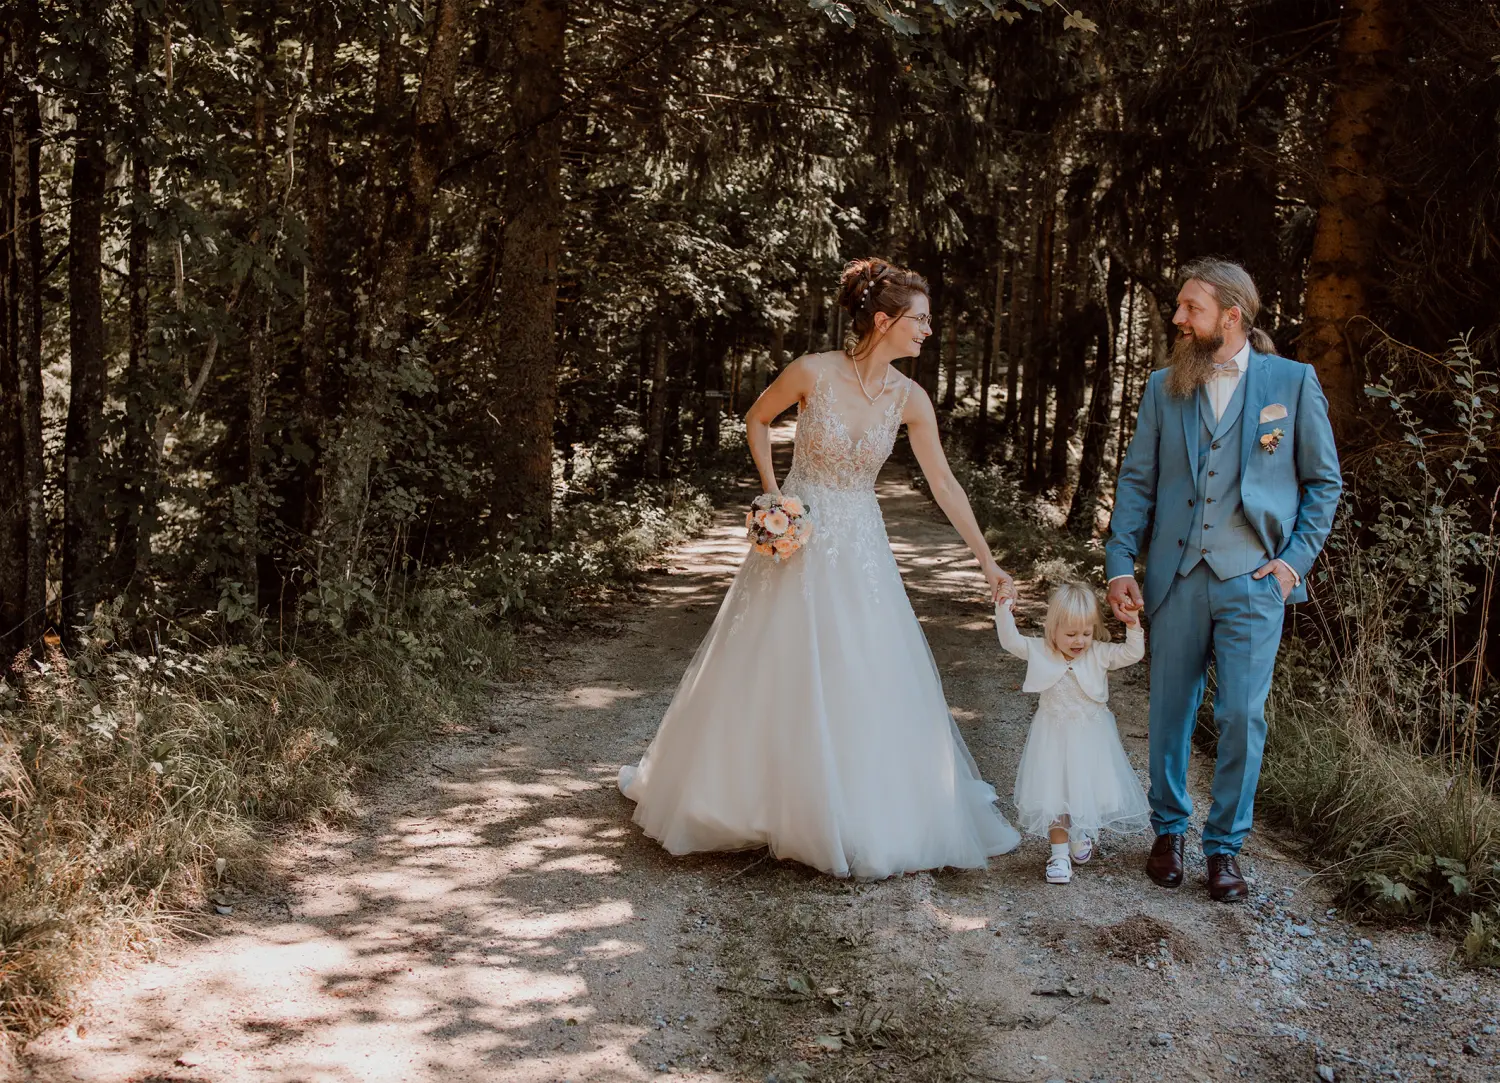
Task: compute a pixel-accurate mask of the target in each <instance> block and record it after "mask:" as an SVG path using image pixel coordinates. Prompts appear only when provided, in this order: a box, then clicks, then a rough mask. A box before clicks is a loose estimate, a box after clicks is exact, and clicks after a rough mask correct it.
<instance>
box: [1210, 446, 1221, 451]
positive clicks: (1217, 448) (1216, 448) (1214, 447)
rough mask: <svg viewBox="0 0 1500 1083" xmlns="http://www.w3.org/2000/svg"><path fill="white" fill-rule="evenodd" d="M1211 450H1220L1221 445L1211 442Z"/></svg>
mask: <svg viewBox="0 0 1500 1083" xmlns="http://www.w3.org/2000/svg"><path fill="white" fill-rule="evenodd" d="M1209 450H1210V451H1218V450H1219V445H1218V444H1210V445H1209Z"/></svg>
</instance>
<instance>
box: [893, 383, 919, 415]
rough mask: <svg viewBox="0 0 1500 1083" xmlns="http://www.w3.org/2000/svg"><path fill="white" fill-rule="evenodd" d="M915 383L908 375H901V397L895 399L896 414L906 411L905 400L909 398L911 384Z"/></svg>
mask: <svg viewBox="0 0 1500 1083" xmlns="http://www.w3.org/2000/svg"><path fill="white" fill-rule="evenodd" d="M914 383H916V381H915V380H913V379H912V378H911V377H910V376H902V377H901V397H900V398H898V399H897V400H896V416H897V417H898V418H899V417H900V416H901V414H903V413H905V412H906V400H907V399H909V398H911V385H912V384H914Z"/></svg>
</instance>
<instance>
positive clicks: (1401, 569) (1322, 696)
mask: <svg viewBox="0 0 1500 1083" xmlns="http://www.w3.org/2000/svg"><path fill="white" fill-rule="evenodd" d="M1387 349H1388V350H1390V351H1392V352H1393V353H1394V352H1395V351H1397V350H1401V349H1404V348H1401V347H1399V346H1397V344H1394V343H1388V344H1387ZM1421 362H1422V364H1421V367H1420V369H1418V371H1420V372H1422V379H1421V380H1420V382H1418V383H1416V384H1414V385H1413V386H1406V387H1402V386H1399V385H1398V384H1397V383H1396V382H1395V380H1394V379H1392V378H1390V377H1387V378H1384V379H1382V380H1381V381H1380V382H1379V383H1377V384H1375V385H1373V386H1372V387H1371V388H1370V389H1369V393H1370V394H1371V396H1372V397H1374V398H1376V399H1379V400H1383V401H1386V402H1388V403H1389V404H1390V408H1391V410H1392V411H1393V416H1394V417H1395V419H1396V421H1397V423H1398V432H1399V433H1400V434H1401V436H1402V438H1401V439H1400V440H1399V441H1393V442H1390V443H1387V444H1385V445H1382V446H1379V447H1377V448H1374V449H1372V450H1370V451H1369V452H1366V453H1365V456H1364V457H1365V458H1367V459H1368V460H1370V461H1373V463H1374V464H1375V466H1376V467H1377V469H1376V470H1374V471H1370V473H1371V474H1372V475H1373V476H1376V477H1378V478H1379V483H1378V484H1370V483H1364V484H1361V483H1359V482H1357V481H1356V482H1354V483H1353V484H1351V485H1350V487H1349V492H1348V494H1347V496H1346V508H1347V509H1351V510H1346V512H1345V513H1344V514H1342V515H1341V516H1340V518H1339V520H1338V522H1337V523H1336V524H1335V528H1334V533H1333V535H1332V536H1331V537H1330V539H1329V542H1328V545H1327V547H1326V548H1325V551H1324V556H1323V558H1322V560H1321V561H1320V565H1319V567H1318V569H1317V570H1315V572H1314V576H1313V607H1312V612H1311V614H1310V615H1309V616H1310V619H1308V620H1307V621H1306V622H1305V623H1303V622H1300V621H1299V622H1298V624H1297V625H1295V626H1294V628H1293V630H1294V632H1296V633H1297V635H1296V637H1295V638H1289V639H1288V641H1287V642H1286V643H1284V645H1283V649H1282V656H1281V659H1280V662H1279V664H1278V668H1277V675H1276V681H1275V684H1274V686H1273V689H1272V695H1271V701H1270V704H1269V707H1268V717H1269V719H1270V721H1271V726H1270V735H1269V738H1268V743H1267V751H1266V760H1265V767H1264V769H1263V773H1262V777H1261V792H1260V802H1259V805H1260V807H1261V808H1263V809H1265V810H1266V811H1267V812H1269V813H1271V814H1273V815H1275V816H1277V817H1278V818H1280V819H1282V820H1283V821H1284V822H1286V823H1288V824H1289V825H1290V826H1292V827H1293V828H1295V829H1296V830H1297V831H1298V832H1299V833H1301V834H1303V835H1304V836H1306V837H1307V838H1308V839H1309V840H1310V842H1311V844H1312V849H1313V852H1315V853H1317V854H1318V855H1319V856H1320V857H1321V858H1322V859H1324V860H1326V861H1328V862H1329V863H1330V865H1331V868H1330V871H1329V873H1328V875H1329V876H1331V877H1333V878H1334V879H1335V880H1336V882H1337V883H1338V884H1339V885H1340V888H1341V890H1342V891H1343V893H1344V895H1345V897H1346V898H1347V899H1349V900H1350V901H1351V902H1354V903H1357V904H1359V905H1363V906H1366V907H1368V908H1370V909H1371V910H1372V911H1373V912H1376V913H1386V914H1390V915H1393V916H1405V917H1416V918H1421V919H1423V920H1431V921H1438V922H1442V923H1448V924H1451V925H1452V926H1453V927H1454V928H1455V929H1460V930H1463V929H1466V930H1468V933H1467V936H1468V938H1469V940H1470V941H1473V943H1472V944H1470V943H1469V942H1468V941H1466V952H1467V954H1468V955H1469V956H1470V957H1471V958H1473V959H1475V960H1476V961H1486V960H1490V959H1491V958H1492V956H1491V953H1490V952H1489V950H1488V948H1486V947H1485V938H1486V937H1487V935H1488V934H1487V933H1483V932H1482V930H1483V929H1485V928H1488V926H1486V925H1484V922H1486V921H1489V920H1490V917H1489V914H1490V912H1491V909H1492V908H1493V907H1494V906H1495V905H1497V904H1500V865H1497V863H1500V800H1497V797H1496V793H1495V760H1496V755H1497V752H1500V743H1497V742H1500V689H1497V687H1496V686H1495V684H1494V682H1493V681H1492V680H1490V679H1489V678H1487V677H1486V675H1485V672H1484V669H1483V668H1482V667H1483V662H1482V659H1483V652H1484V650H1485V649H1486V646H1487V642H1488V640H1487V635H1486V632H1485V629H1487V627H1488V619H1489V599H1488V591H1489V589H1491V587H1492V584H1493V583H1494V578H1495V576H1494V573H1495V569H1496V564H1497V561H1500V546H1497V544H1496V538H1495V534H1494V519H1493V511H1494V509H1493V506H1490V507H1485V506H1482V505H1479V504H1478V502H1477V500H1476V497H1475V492H1474V489H1473V484H1474V481H1475V470H1476V464H1480V463H1484V462H1486V461H1487V459H1488V456H1489V455H1490V454H1492V453H1493V451H1494V450H1495V447H1496V431H1497V430H1496V428H1495V425H1494V409H1493V407H1494V403H1495V402H1496V399H1497V397H1500V378H1497V377H1496V376H1495V374H1493V373H1492V372H1488V371H1486V368H1485V366H1483V365H1481V364H1480V363H1479V362H1478V360H1477V359H1476V358H1475V356H1474V354H1473V353H1472V352H1471V351H1470V349H1469V347H1468V343H1467V342H1466V341H1465V340H1463V339H1460V340H1457V341H1456V342H1455V343H1454V344H1453V347H1452V349H1451V350H1450V351H1449V352H1448V353H1447V354H1445V355H1443V356H1441V357H1427V356H1425V355H1424V356H1423V357H1422V358H1421ZM1412 369H1413V366H1410V365H1403V366H1392V367H1391V368H1390V369H1388V370H1387V371H1388V372H1394V373H1410V372H1411V371H1412ZM1455 392H1461V394H1456V393H1455ZM1442 397H1450V398H1452V399H1460V398H1461V399H1462V400H1463V401H1464V402H1465V403H1466V404H1467V408H1466V409H1465V410H1460V411H1457V412H1456V413H1455V414H1454V415H1452V416H1454V417H1455V419H1456V420H1457V427H1456V428H1455V429H1452V430H1450V431H1448V432H1441V431H1437V430H1436V429H1434V428H1433V427H1432V426H1429V425H1427V424H1425V423H1424V422H1423V421H1422V420H1421V418H1422V416H1423V415H1422V412H1421V409H1422V407H1423V400H1430V399H1433V398H1442ZM1355 465H1356V467H1357V468H1358V467H1359V466H1360V465H1362V464H1360V463H1359V460H1358V459H1356V462H1355ZM1361 472H1362V473H1363V471H1361ZM1361 509H1370V510H1368V511H1363V510H1361ZM1474 922H1478V923H1479V924H1473V923H1474ZM1476 929H1478V930H1481V932H1480V933H1476V932H1475V930H1476ZM1476 936H1478V937H1479V939H1478V940H1475V939H1474V938H1475V937H1476Z"/></svg>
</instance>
